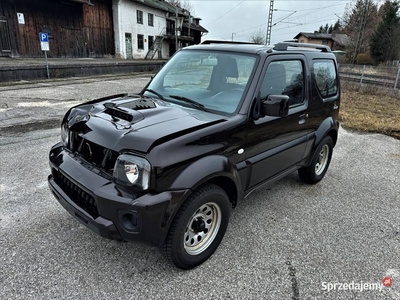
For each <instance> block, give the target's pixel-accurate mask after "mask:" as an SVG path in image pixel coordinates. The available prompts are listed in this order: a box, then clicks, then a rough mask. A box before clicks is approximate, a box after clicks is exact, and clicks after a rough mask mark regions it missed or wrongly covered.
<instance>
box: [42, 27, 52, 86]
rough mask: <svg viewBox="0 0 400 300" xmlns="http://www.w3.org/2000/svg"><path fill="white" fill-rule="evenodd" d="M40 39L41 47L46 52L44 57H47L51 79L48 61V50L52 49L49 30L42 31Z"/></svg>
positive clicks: (47, 66) (48, 76)
mask: <svg viewBox="0 0 400 300" xmlns="http://www.w3.org/2000/svg"><path fill="white" fill-rule="evenodd" d="M39 40H40V47H41V48H42V51H43V52H44V57H45V58H46V70H47V78H49V79H50V72H49V62H48V61H47V51H50V46H49V34H48V33H47V32H40V33H39Z"/></svg>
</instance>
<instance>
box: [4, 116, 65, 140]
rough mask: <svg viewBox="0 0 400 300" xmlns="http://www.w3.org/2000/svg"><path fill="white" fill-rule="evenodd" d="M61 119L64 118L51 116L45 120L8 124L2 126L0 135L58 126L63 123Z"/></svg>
mask: <svg viewBox="0 0 400 300" xmlns="http://www.w3.org/2000/svg"><path fill="white" fill-rule="evenodd" d="M61 119H62V118H51V119H47V120H45V121H33V122H27V123H19V124H14V125H8V126H0V136H2V135H7V134H15V133H26V132H29V131H34V130H39V129H52V128H57V127H59V126H60V124H61Z"/></svg>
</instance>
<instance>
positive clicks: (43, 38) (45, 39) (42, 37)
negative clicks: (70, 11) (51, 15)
mask: <svg viewBox="0 0 400 300" xmlns="http://www.w3.org/2000/svg"><path fill="white" fill-rule="evenodd" d="M39 39H40V42H45V43H48V42H49V34H48V33H47V32H40V33H39Z"/></svg>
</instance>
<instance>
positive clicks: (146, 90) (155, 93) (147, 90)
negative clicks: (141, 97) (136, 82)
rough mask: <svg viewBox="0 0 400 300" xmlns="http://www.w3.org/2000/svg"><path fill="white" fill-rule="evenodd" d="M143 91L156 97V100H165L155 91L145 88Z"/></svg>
mask: <svg viewBox="0 0 400 300" xmlns="http://www.w3.org/2000/svg"><path fill="white" fill-rule="evenodd" d="M144 91H145V92H150V93H153V94H154V95H157V96H158V98H160V99H161V100H165V98H164V96H163V95H161V94H160V93H159V92H156V91H155V90H152V89H148V88H145V89H144Z"/></svg>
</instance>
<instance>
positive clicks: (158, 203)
mask: <svg viewBox="0 0 400 300" xmlns="http://www.w3.org/2000/svg"><path fill="white" fill-rule="evenodd" d="M50 168H51V175H49V177H48V182H49V187H50V189H51V191H52V192H53V194H54V196H55V197H56V198H57V200H58V201H59V202H60V204H61V205H62V206H63V207H64V208H65V209H66V210H67V211H68V212H69V213H70V214H71V215H72V216H74V217H75V218H76V219H78V220H79V221H80V222H82V223H83V224H84V225H85V226H86V227H88V228H89V229H91V230H92V231H94V232H95V233H97V234H99V235H101V236H103V237H105V238H109V239H115V240H120V241H128V242H133V241H143V242H146V243H148V244H150V245H153V246H160V245H161V244H162V243H163V242H164V240H165V238H166V235H167V233H168V229H169V226H170V225H171V222H172V219H173V217H174V215H175V213H176V211H177V210H178V209H179V207H180V204H181V203H182V202H183V201H184V199H185V198H186V196H187V195H188V194H189V192H190V190H179V191H165V192H162V193H159V194H145V195H139V194H135V193H134V192H133V193H132V194H130V193H129V194H127V193H126V192H124V191H121V190H120V189H119V188H118V186H116V185H115V184H114V183H113V182H112V181H111V180H110V179H107V178H106V176H102V175H101V171H100V170H98V169H97V168H94V167H93V166H91V165H89V164H88V163H87V162H85V161H83V160H82V159H80V158H79V157H78V156H75V155H74V154H71V153H69V152H67V151H65V150H64V148H63V146H62V145H61V144H57V145H55V146H53V148H52V149H51V151H50Z"/></svg>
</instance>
